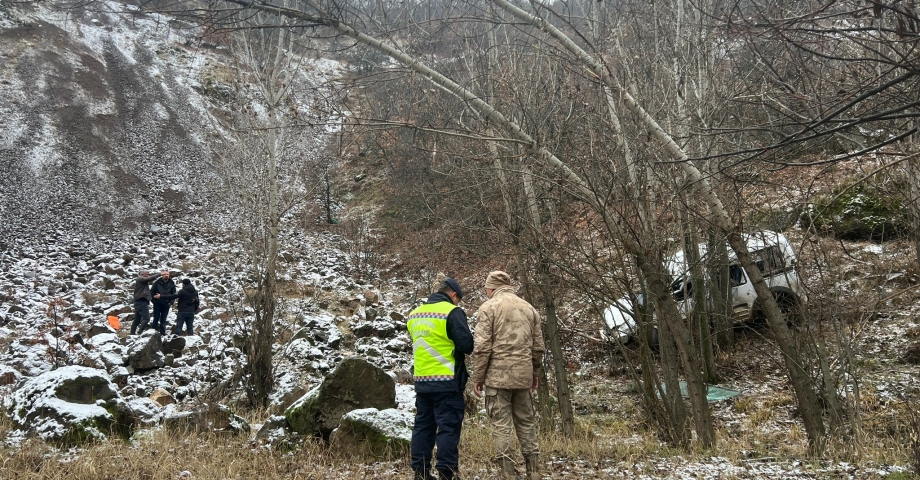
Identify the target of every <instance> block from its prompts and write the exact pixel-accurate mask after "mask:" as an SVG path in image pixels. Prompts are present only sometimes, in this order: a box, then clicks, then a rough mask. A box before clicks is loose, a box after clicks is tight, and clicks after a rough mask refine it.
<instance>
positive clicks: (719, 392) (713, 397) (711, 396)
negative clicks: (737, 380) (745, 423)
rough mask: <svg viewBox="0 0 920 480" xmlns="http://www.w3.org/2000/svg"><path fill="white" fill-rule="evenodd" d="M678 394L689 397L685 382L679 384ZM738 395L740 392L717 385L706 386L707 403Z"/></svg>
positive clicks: (663, 387)
mask: <svg viewBox="0 0 920 480" xmlns="http://www.w3.org/2000/svg"><path fill="white" fill-rule="evenodd" d="M661 388H662V389H663V390H667V389H666V388H665V386H664V385H662V386H661ZM680 394H681V395H683V396H684V398H689V397H690V394H689V393H687V382H683V381H682V382H680ZM738 395H741V392H739V391H737V390H730V389H727V388H722V387H720V386H717V385H707V387H706V400H708V401H709V402H721V401H722V400H728V399H729V398H732V397H737V396H738Z"/></svg>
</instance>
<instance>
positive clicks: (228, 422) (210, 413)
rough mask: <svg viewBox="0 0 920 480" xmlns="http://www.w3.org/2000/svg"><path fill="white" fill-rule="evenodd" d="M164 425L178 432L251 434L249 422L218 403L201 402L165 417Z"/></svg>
mask: <svg viewBox="0 0 920 480" xmlns="http://www.w3.org/2000/svg"><path fill="white" fill-rule="evenodd" d="M163 427H165V428H167V429H169V430H173V431H178V432H192V431H199V432H215V433H228V434H234V435H249V433H250V431H251V427H250V426H249V423H248V422H247V421H246V420H245V419H244V418H243V417H240V416H239V415H236V414H235V413H233V411H232V410H230V407H227V406H226V405H221V404H218V403H211V404H207V403H204V404H201V405H199V406H198V407H196V408H195V409H194V410H189V411H186V412H178V413H175V414H173V415H169V416H167V417H166V418H164V419H163Z"/></svg>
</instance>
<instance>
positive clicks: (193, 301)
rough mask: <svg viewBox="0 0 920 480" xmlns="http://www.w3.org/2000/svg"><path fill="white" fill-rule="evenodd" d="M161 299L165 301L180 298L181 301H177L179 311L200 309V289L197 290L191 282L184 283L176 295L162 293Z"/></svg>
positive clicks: (193, 311)
mask: <svg viewBox="0 0 920 480" xmlns="http://www.w3.org/2000/svg"><path fill="white" fill-rule="evenodd" d="M159 299H160V300H164V301H172V300H175V299H178V300H179V301H178V302H176V303H177V311H179V312H192V313H195V312H196V311H198V290H195V286H194V285H192V284H191V283H189V284H183V285H182V289H180V290H179V293H176V294H175V295H161V296H160V298H159Z"/></svg>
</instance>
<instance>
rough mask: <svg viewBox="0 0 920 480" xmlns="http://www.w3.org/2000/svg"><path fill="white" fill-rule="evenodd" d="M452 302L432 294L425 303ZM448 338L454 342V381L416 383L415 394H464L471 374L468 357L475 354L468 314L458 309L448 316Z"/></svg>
mask: <svg viewBox="0 0 920 480" xmlns="http://www.w3.org/2000/svg"><path fill="white" fill-rule="evenodd" d="M438 302H450V297H448V296H447V295H445V294H443V293H440V292H437V293H432V294H431V296H430V297H428V300H427V301H426V302H425V303H438ZM447 338H449V339H451V341H453V342H454V360H456V363H455V365H454V379H453V380H448V381H445V382H416V384H415V393H441V392H462V391H463V389H464V388H466V381H467V380H469V378H470V374H469V372H467V370H466V356H467V355H469V354H471V353H473V334H472V333H471V332H470V326H469V324H468V323H467V321H466V312H464V311H463V309H462V308H460V307H456V308H454V309H453V310H451V311H450V313H449V314H447Z"/></svg>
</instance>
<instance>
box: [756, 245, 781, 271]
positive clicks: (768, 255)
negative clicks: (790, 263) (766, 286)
mask: <svg viewBox="0 0 920 480" xmlns="http://www.w3.org/2000/svg"><path fill="white" fill-rule="evenodd" d="M751 259H752V260H754V264H755V265H757V268H758V269H759V270H760V273H762V274H763V275H764V276H770V275H775V274H777V273H779V272H782V271H784V270H785V269H786V262H785V261H784V260H783V254H782V252H780V250H779V248H778V247H768V248H765V249H763V250H757V251H754V252H751Z"/></svg>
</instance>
